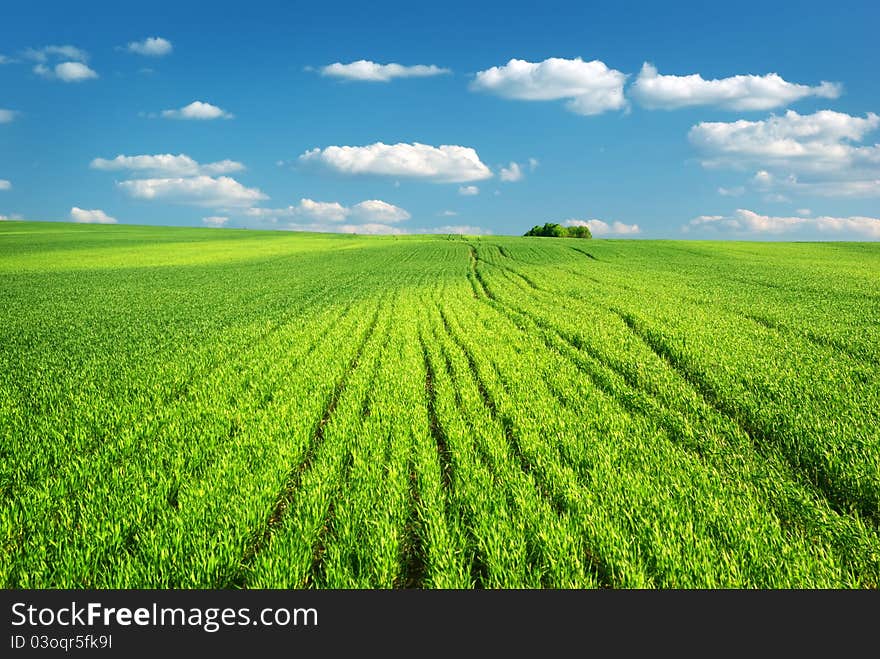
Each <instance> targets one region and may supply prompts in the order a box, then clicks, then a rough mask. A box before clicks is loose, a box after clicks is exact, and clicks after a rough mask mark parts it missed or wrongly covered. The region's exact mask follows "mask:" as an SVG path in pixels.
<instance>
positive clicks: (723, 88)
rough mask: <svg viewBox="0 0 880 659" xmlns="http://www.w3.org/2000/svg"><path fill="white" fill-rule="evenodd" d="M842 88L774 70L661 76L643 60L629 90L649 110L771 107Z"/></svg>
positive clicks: (825, 95)
mask: <svg viewBox="0 0 880 659" xmlns="http://www.w3.org/2000/svg"><path fill="white" fill-rule="evenodd" d="M841 91H842V88H841V85H840V84H839V83H833V82H824V81H823V82H822V83H820V84H819V85H818V86H816V87H810V86H808V85H799V84H795V83H791V82H787V81H786V80H783V79H782V78H781V77H780V76H779V75H778V74H776V73H768V74H767V75H762V76H759V75H736V76H732V77H730V78H722V79H715V80H705V79H703V77H702V76H701V75H700V74H698V73H694V74H692V75H686V76H676V75H660V74H659V73H658V72H657V69H656V67H654V66H653V65H652V64H649V63H648V62H645V63H644V65H642V70H641V72H640V73H639V76H638V78H636V81H635V83H633V85H632V87H630V90H629V93H630V96H631V97H633V98H634V99H636V100H637V101H638V102H639V104H641V105H643V106H644V107H646V108H650V109H663V110H674V109H676V108H683V107H688V106H694V105H712V106H716V107H720V108H724V109H727V110H770V109H772V108H778V107H782V106H784V105H788V104H789V103H792V102H794V101H797V100H799V99H802V98H805V97H807V96H817V97H819V98H837V97H838V96H840V94H841Z"/></svg>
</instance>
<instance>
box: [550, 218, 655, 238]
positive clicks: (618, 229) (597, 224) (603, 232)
mask: <svg viewBox="0 0 880 659" xmlns="http://www.w3.org/2000/svg"><path fill="white" fill-rule="evenodd" d="M562 224H563V226H567V227H587V228H589V230H590V233H592V234H593V235H594V236H612V235H613V236H632V235H635V234H637V233H641V231H642V230H641V229H640V228H639V225H638V224H624V223H623V222H617V221H615V222H612V223H611V224H608V223H607V222H605V221H603V220H565V222H563V223H562Z"/></svg>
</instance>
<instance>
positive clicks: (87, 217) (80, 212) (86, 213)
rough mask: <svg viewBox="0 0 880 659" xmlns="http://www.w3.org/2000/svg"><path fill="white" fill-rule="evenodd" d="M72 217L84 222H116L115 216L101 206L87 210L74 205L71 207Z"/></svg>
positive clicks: (74, 219) (76, 220) (75, 220)
mask: <svg viewBox="0 0 880 659" xmlns="http://www.w3.org/2000/svg"><path fill="white" fill-rule="evenodd" d="M70 219H71V220H73V221H74V222H79V223H82V224H116V218H115V217H110V216H109V215H107V213H105V212H104V211H102V210H100V209H99V208H96V209H94V210H85V209H83V208H77V207H76V206H74V207H73V208H71V209H70Z"/></svg>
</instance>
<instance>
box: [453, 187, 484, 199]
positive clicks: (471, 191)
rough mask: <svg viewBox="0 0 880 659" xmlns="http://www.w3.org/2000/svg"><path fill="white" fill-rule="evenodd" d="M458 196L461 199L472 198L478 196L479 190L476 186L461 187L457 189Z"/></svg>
mask: <svg viewBox="0 0 880 659" xmlns="http://www.w3.org/2000/svg"><path fill="white" fill-rule="evenodd" d="M458 194H460V195H461V196H462V197H473V196H474V195H478V194H480V188H478V187H477V186H476V185H463V186H461V187H460V188H459V189H458Z"/></svg>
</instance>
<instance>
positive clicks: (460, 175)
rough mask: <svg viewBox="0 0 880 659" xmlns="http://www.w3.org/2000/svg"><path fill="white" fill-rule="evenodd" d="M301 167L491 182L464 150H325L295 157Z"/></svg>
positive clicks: (487, 172)
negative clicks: (310, 166)
mask: <svg viewBox="0 0 880 659" xmlns="http://www.w3.org/2000/svg"><path fill="white" fill-rule="evenodd" d="M299 162H300V163H302V164H304V165H313V166H319V167H322V168H324V169H327V170H330V171H333V172H336V173H339V174H350V175H360V174H368V175H374V176H395V177H409V178H418V179H423V180H427V181H433V182H435V183H463V182H468V181H480V180H483V179H487V178H491V177H492V172H491V170H490V169H489V168H488V167H487V166H486V165H484V164H483V163H482V162H481V161H480V157H479V156H478V155H477V152H476V151H475V150H474V149H472V148H470V147H464V146H454V145H446V144H444V145H441V146H436V147H435V146H429V145H427V144H419V143H418V142H415V143H413V144H403V143H400V144H383V143H382V142H376V143H375V144H370V145H368V146H328V147H327V148H325V149H312V150H311V151H306V152H305V153H303V154H302V155H301V156H299Z"/></svg>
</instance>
